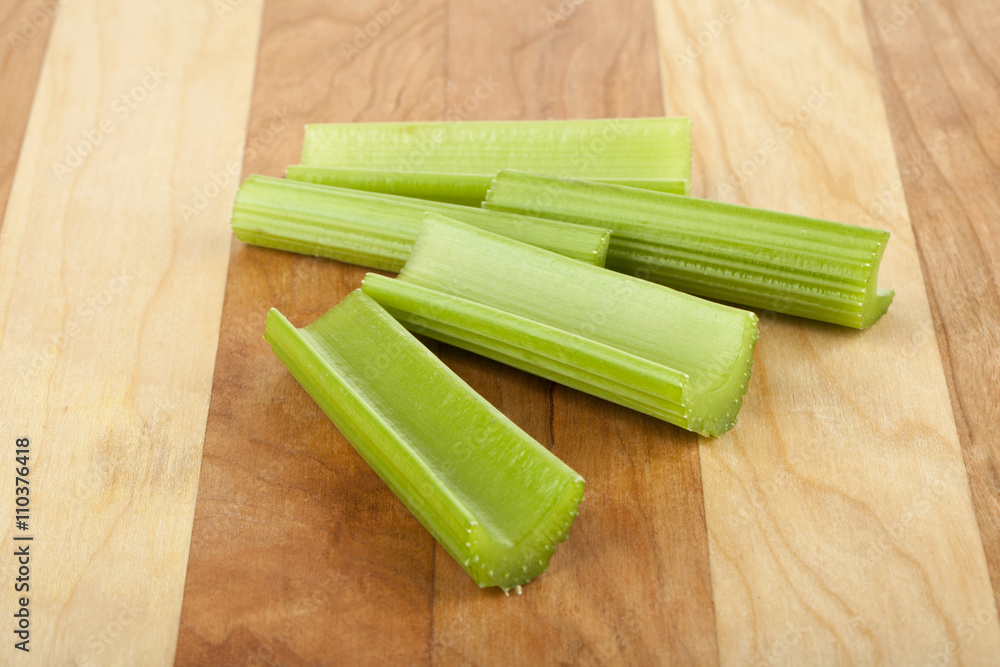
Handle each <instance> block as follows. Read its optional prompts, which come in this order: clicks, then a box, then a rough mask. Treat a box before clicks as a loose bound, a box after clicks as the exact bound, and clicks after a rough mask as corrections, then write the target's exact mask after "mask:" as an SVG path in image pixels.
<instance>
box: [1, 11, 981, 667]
mask: <svg viewBox="0 0 1000 667" xmlns="http://www.w3.org/2000/svg"><path fill="white" fill-rule="evenodd" d="M340 4H342V5H347V3H340ZM4 12H6V14H5V13H4ZM0 27H2V28H3V31H2V32H3V33H4V34H5V35H6V36H7V37H6V42H5V44H4V48H5V51H4V52H3V56H2V58H3V60H2V61H0V90H3V91H4V94H5V103H4V107H3V108H4V111H3V113H4V114H5V120H6V121H7V122H5V123H0V145H2V146H3V148H4V150H3V151H2V161H0V202H2V204H0V206H5V209H4V213H3V227H2V228H0V303H2V304H3V308H2V309H0V369H2V372H3V378H4V379H5V380H7V381H6V382H4V384H3V388H2V389H0V405H2V408H3V410H2V414H3V416H4V421H3V423H2V425H0V437H2V438H3V442H5V443H7V444H8V445H9V448H10V449H12V448H13V446H14V442H15V440H16V439H17V438H22V437H26V438H29V440H30V442H31V445H30V449H31V462H30V473H29V475H28V480H29V485H30V487H31V494H32V495H31V496H30V497H31V504H30V512H31V514H30V524H29V525H28V526H27V527H25V528H24V529H21V528H18V527H17V525H16V524H14V523H13V520H12V521H11V523H10V527H9V528H8V529H7V530H6V533H5V535H4V536H3V539H5V540H7V541H8V542H7V543H8V545H24V544H30V549H31V554H32V555H31V562H30V577H31V586H32V588H31V599H30V602H29V604H28V608H29V610H30V619H31V620H30V624H29V628H30V648H31V654H24V653H22V652H21V651H18V650H17V649H16V648H14V647H13V643H14V641H11V642H10V645H9V646H0V663H2V664H8V663H9V664H18V662H25V663H27V662H28V661H31V660H35V661H38V662H39V664H123V665H125V664H162V663H169V662H173V661H175V660H176V662H178V663H180V664H212V665H215V664H225V665H229V664H232V665H244V664H266V665H277V664H282V665H285V664H288V665H292V664H368V663H372V662H390V661H391V662H393V663H402V664H412V663H441V664H455V663H461V664H465V663H471V664H526V663H528V664H535V663H539V664H550V663H569V664H621V663H630V664H633V663H638V664H662V663H696V664H714V663H722V664H728V665H743V664H753V665H771V664H789V665H797V664H942V665H943V664H955V663H958V664H996V663H997V662H998V661H1000V658H998V657H997V656H1000V622H998V617H997V608H996V602H995V600H996V598H997V592H998V591H1000V506H998V493H1000V482H998V480H997V476H996V470H997V468H998V463H1000V457H998V449H1000V448H998V445H997V441H998V437H997V436H998V433H997V427H996V425H995V424H996V423H997V421H998V418H1000V413H998V410H997V407H996V400H995V399H996V387H997V386H1000V354H998V353H1000V340H998V334H997V333H996V332H997V331H1000V296H998V293H997V284H998V275H997V273H998V272H1000V261H998V259H1000V248H998V245H1000V244H998V241H997V235H996V233H995V229H996V222H995V221H996V219H997V216H998V214H1000V197H998V195H997V193H998V191H1000V188H998V185H1000V178H998V171H997V168H996V166H995V165H996V164H998V163H1000V162H998V161H1000V131H998V130H997V129H996V127H995V123H993V122H992V119H993V116H992V113H993V110H994V109H995V108H996V103H997V102H998V101H1000V86H998V85H997V84H996V81H997V76H998V74H1000V51H997V49H996V47H995V46H993V44H994V42H995V40H993V39H992V37H991V36H992V35H994V34H995V33H996V31H997V29H1000V12H998V11H997V9H996V8H995V7H992V6H990V5H989V4H988V3H986V2H977V1H975V0H964V1H963V2H962V3H960V4H959V5H958V6H952V5H949V6H947V7H945V6H943V5H940V4H938V3H937V2H936V0H926V1H925V2H921V3H897V4H892V3H890V2H889V1H888V0H884V1H879V0H864V1H863V2H859V0H835V1H834V2H833V3H814V2H813V3H782V2H779V1H778V0H732V1H729V0H712V1H711V2H707V3H697V6H692V3H682V2H673V1H671V0H654V1H653V2H650V1H647V0H628V1H623V0H618V1H615V0H565V1H563V2H556V1H555V0H553V2H551V3H541V4H535V3H529V2H522V1H520V0H518V1H515V0H508V1H507V2H486V1H485V0H468V1H466V2H450V1H449V0H362V1H359V2H354V3H350V6H336V5H333V4H332V3H324V2H320V1H319V0H307V1H301V2H291V1H290V0H269V1H267V2H263V1H261V0H213V2H211V3H209V2H200V1H196V0H185V1H183V2H179V3H171V4H170V5H169V6H167V5H164V6H162V7H161V6H156V5H153V4H152V3H150V4H149V5H142V4H134V3H133V4H129V3H126V2H124V0H120V1H107V2H97V1H96V0H74V2H72V3H63V4H59V5H58V7H57V6H56V5H55V4H54V3H40V4H35V3H32V2H15V3H12V4H11V5H10V8H9V9H3V10H0ZM7 100H9V102H8V101H7ZM887 111H888V114H887ZM662 114H667V115H687V116H690V117H691V118H692V120H693V125H694V154H693V166H694V173H695V181H694V184H693V187H694V194H695V195H697V196H705V197H710V198H714V199H721V200H726V201H734V202H740V203H747V204H751V205H756V206H762V207H768V208H774V209H779V210H787V211H792V212H796V213H804V214H809V215H815V216H820V217H826V218H831V219H836V220H842V221H845V222H851V223H856V224H868V225H874V226H879V227H884V228H887V229H890V230H891V231H892V233H893V238H892V241H891V242H890V245H889V248H888V251H887V253H886V258H885V261H884V264H883V270H882V281H881V284H882V285H883V286H888V287H892V288H895V289H896V292H897V297H896V302H895V303H894V305H893V306H892V308H891V310H890V312H889V314H888V315H887V316H886V317H885V318H883V320H882V321H880V322H879V323H878V324H877V325H876V326H875V327H874V328H872V329H870V330H868V331H865V332H856V331H845V330H841V329H839V328H837V327H833V326H828V325H822V324H816V323H810V322H806V321H801V320H795V319H792V318H786V317H779V316H775V315H773V314H768V313H761V340H760V343H759V345H758V347H757V350H756V354H755V366H754V375H753V379H752V382H751V386H750V391H749V393H748V396H747V401H746V404H745V407H744V408H743V411H742V412H741V415H740V420H739V424H738V425H737V427H736V428H735V429H734V430H733V431H731V432H730V433H729V434H727V435H726V436H724V437H722V438H718V439H714V440H706V439H701V438H698V437H696V436H694V435H692V434H689V433H687V432H685V431H682V430H680V429H677V428H674V427H672V426H669V425H666V424H664V423H662V422H658V421H657V420H655V419H652V418H648V417H645V416H643V415H639V414H637V413H634V412H632V411H629V410H627V409H624V408H620V407H618V406H614V405H611V404H609V403H606V402H604V401H600V400H598V399H595V398H592V397H590V396H587V395H584V394H580V393H578V392H575V391H572V390H569V389H566V388H564V387H561V386H558V385H553V384H552V383H549V382H546V381H543V380H540V379H538V378H535V377H532V376H529V375H526V374H524V373H520V372H518V371H515V370H512V369H509V368H506V367H504V366H502V365H499V364H496V363H493V362H490V361H487V360H484V359H481V358H478V357H476V356H475V355H472V354H469V353H465V352H462V351H459V350H456V349H454V348H450V347H448V346H443V345H437V344H432V345H434V347H433V349H434V350H435V351H436V352H437V353H438V354H440V356H441V357H442V358H443V359H444V360H445V362H446V363H447V364H448V365H449V366H451V367H452V368H453V369H454V370H455V371H456V372H457V373H459V375H461V376H462V377H463V378H464V379H466V380H467V381H468V382H469V383H470V384H471V385H472V386H473V387H474V388H475V389H476V390H477V391H479V392H480V393H482V394H483V395H484V396H485V397H486V398H487V399H488V400H490V401H491V402H492V403H493V404H494V405H496V406H497V407H498V408H500V409H501V410H502V411H503V412H504V413H505V414H507V415H508V416H510V417H511V419H513V420H514V421H515V422H516V423H518V424H519V425H520V426H521V427H522V428H524V429H525V430H526V431H528V432H529V433H530V434H531V435H532V436H534V437H535V438H537V439H538V440H539V441H540V442H542V443H543V444H544V445H546V446H547V447H549V448H551V449H552V450H553V451H554V452H555V453H556V454H557V455H558V456H560V457H561V458H563V459H564V460H565V461H566V462H567V463H569V464H570V465H571V466H572V467H574V468H575V469H576V470H577V471H579V472H580V473H581V474H582V475H583V476H584V477H585V478H586V480H587V495H586V500H585V503H584V505H583V506H582V510H581V513H580V516H579V517H578V519H577V522H576V523H575V525H574V528H573V531H572V533H571V536H570V539H569V540H568V541H567V542H566V543H564V544H563V545H562V546H561V547H560V549H559V551H558V552H557V554H556V556H555V558H554V559H553V561H552V566H551V568H550V570H549V571H548V572H547V573H546V574H544V575H543V576H541V577H540V578H539V579H537V580H536V581H535V582H533V583H531V584H530V585H529V586H527V587H526V588H525V592H524V595H521V596H511V597H505V596H504V595H503V594H502V593H498V592H495V591H482V590H479V589H478V588H476V587H475V585H474V584H473V583H472V582H471V580H469V578H468V577H467V575H465V573H464V572H463V571H462V570H461V569H460V568H459V567H458V566H457V565H456V564H455V563H454V562H452V560H451V559H450V557H449V556H448V555H447V554H446V553H445V552H444V551H443V550H442V549H440V547H437V546H436V545H435V543H434V541H433V540H432V539H431V538H430V537H429V535H428V534H427V533H426V531H424V530H423V529H422V528H421V527H420V526H419V524H418V523H417V522H416V520H415V519H413V517H412V516H410V515H409V513H408V512H407V511H406V510H405V508H403V506H402V505H401V504H400V503H399V502H398V501H397V500H396V499H395V498H394V497H393V496H392V494H391V493H390V492H389V491H388V490H387V489H386V488H385V487H384V485H383V484H382V483H381V482H380V481H379V480H378V478H377V477H376V476H375V475H374V473H372V472H371V470H370V469H368V468H367V466H366V465H365V464H364V463H363V462H362V461H361V459H360V457H358V456H357V455H356V454H355V453H354V451H353V450H352V449H351V447H350V445H349V444H348V443H347V442H346V441H345V440H344V439H343V437H342V436H341V435H340V434H339V432H338V431H337V430H336V429H335V428H334V427H333V426H332V425H331V424H330V423H329V421H328V420H327V419H326V418H325V416H324V415H323V414H322V413H321V412H320V410H319V409H318V408H317V407H316V406H315V404H314V403H313V402H312V401H311V400H310V399H309V397H308V396H307V395H306V394H305V392H304V391H303V390H302V389H301V388H300V387H299V386H298V385H297V384H296V383H295V381H294V380H293V379H292V378H291V376H290V375H289V374H288V373H287V371H286V370H285V369H284V368H283V367H282V366H281V364H280V363H279V362H278V361H277V360H276V359H275V358H274V356H273V355H272V354H271V352H270V350H269V349H268V347H267V345H266V344H265V343H264V341H263V339H262V332H263V322H264V315H265V313H266V312H267V310H268V309H269V308H270V307H277V308H279V309H280V310H281V311H282V312H283V313H285V314H286V315H287V316H288V317H289V319H291V320H292V322H293V323H295V324H297V325H300V326H301V325H304V324H306V323H308V322H309V321H311V320H312V319H314V318H316V317H317V316H319V315H320V314H322V313H323V312H325V311H326V310H327V309H329V308H330V307H331V306H333V305H334V304H336V303H337V301H338V300H339V299H340V298H342V297H343V296H344V295H346V294H347V293H348V292H350V291H351V290H353V289H355V288H356V287H357V286H358V285H359V284H360V279H361V277H362V276H363V275H364V273H365V270H364V269H361V268H359V267H353V266H347V265H343V264H340V263H337V262H332V261H324V260H318V259H312V258H305V257H299V256H294V255H290V254H286V253H281V252H277V251H271V250H266V249H261V248H254V247H250V246H246V245H244V244H241V243H239V242H236V241H232V240H231V235H230V233H229V229H228V210H229V205H230V203H231V201H232V198H233V196H234V193H235V190H236V186H237V185H238V180H239V176H240V175H242V176H245V175H247V174H250V173H263V174H270V175H276V176H280V175H282V173H283V169H284V167H285V166H286V165H288V164H293V163H295V162H297V161H298V158H299V151H300V146H301V140H302V126H303V125H304V124H305V123H307V122H321V121H330V122H350V121H387V120H436V119H443V118H447V119H464V120H481V119H529V118H596V117H628V116H653V115H662ZM904 194H905V197H904ZM908 205H909V206H908ZM227 265H228V274H227V268H226V267H227ZM227 276H228V277H227ZM9 465H10V466H11V467H14V466H15V461H14V455H13V452H12V453H11V454H10V459H9ZM14 493H15V491H14V489H13V488H10V487H8V491H6V492H3V493H0V507H2V508H3V511H5V512H7V514H6V516H9V517H14V507H15V496H14ZM15 537H30V538H32V539H31V540H18V541H15V540H14V538H15ZM2 553H3V554H4V555H3V557H2V558H0V576H2V577H3V578H4V581H6V582H10V588H12V586H13V582H14V581H15V578H16V577H17V576H18V571H17V568H18V567H19V564H18V562H17V561H16V559H15V557H14V556H13V553H14V547H13V546H11V547H10V548H5V549H4V550H3V551H2ZM991 581H992V585H991ZM8 591H9V592H8V594H6V595H5V596H4V597H3V598H2V602H0V608H2V609H3V613H4V614H8V615H7V616H6V618H8V619H9V618H12V616H11V615H12V614H14V613H15V611H16V610H17V609H18V608H19V606H20V605H19V602H18V600H17V599H16V597H15V594H14V592H13V591H10V590H9V589H8ZM8 638H10V637H8Z"/></svg>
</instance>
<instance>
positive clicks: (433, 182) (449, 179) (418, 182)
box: [285, 164, 688, 207]
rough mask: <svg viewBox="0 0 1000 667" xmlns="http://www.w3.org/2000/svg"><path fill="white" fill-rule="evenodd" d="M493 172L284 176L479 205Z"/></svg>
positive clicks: (654, 186)
mask: <svg viewBox="0 0 1000 667" xmlns="http://www.w3.org/2000/svg"><path fill="white" fill-rule="evenodd" d="M494 175H495V173H494V172H489V173H485V174H456V173H450V172H446V173H431V172H425V171H386V170H381V169H338V168H335V167H307V166H304V165H300V164H297V165H292V166H290V167H288V170H287V171H286V172H285V178H288V179H290V180H293V181H305V182H307V183H316V184H318V185H333V186H336V187H341V188H352V189H355V190H367V191H369V192H384V193H386V194H392V195H400V196H402V197H415V198H418V199H429V200H431V201H442V202H447V203H449V204H461V205H462V206H476V207H478V206H479V205H480V204H481V203H482V201H483V200H484V199H485V198H486V192H487V190H489V189H490V183H492V181H493V176H494ZM600 180H601V181H602V182H604V183H615V184H618V185H628V186H631V187H635V188H645V189H647V190H658V191H660V192H672V193H674V194H678V195H686V194H687V193H688V182H687V181H685V180H677V179H666V178H663V179H655V178H631V179H613V178H602V179H600Z"/></svg>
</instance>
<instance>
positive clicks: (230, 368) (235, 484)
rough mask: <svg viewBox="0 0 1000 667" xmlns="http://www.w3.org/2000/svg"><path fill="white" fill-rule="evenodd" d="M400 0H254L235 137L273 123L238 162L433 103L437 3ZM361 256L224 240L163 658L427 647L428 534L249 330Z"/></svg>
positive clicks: (422, 650)
mask: <svg viewBox="0 0 1000 667" xmlns="http://www.w3.org/2000/svg"><path fill="white" fill-rule="evenodd" d="M401 5H402V11H401V12H398V13H395V14H391V13H390V14H389V17H388V19H387V18H386V17H385V15H384V14H380V12H385V11H387V6H388V4H387V3H386V2H385V1H384V0H370V1H366V2H357V3H350V4H349V5H348V3H336V4H333V3H328V2H322V1H319V0H317V1H315V2H305V3H303V2H291V1H284V0H272V1H271V2H268V3H267V7H266V10H265V13H264V21H263V27H262V32H261V43H260V53H259V56H258V59H257V75H256V82H255V85H254V93H253V107H252V110H251V120H250V128H249V137H250V139H249V140H248V143H253V137H254V136H256V135H258V134H260V133H261V132H264V131H265V128H266V127H267V126H268V125H269V123H270V119H271V118H272V116H273V111H272V110H273V109H274V108H275V107H277V108H278V109H279V110H280V111H281V112H282V113H283V114H284V117H285V127H284V129H283V130H281V131H279V132H274V133H273V137H272V139H271V141H269V142H267V143H266V145H264V146H262V147H261V150H258V151H255V152H253V153H251V152H249V151H248V153H247V155H246V159H245V160H244V164H243V171H244V175H246V174H249V173H263V174H271V175H276V176H280V175H282V174H283V173H284V168H285V167H286V166H287V165H289V164H295V163H297V162H298V158H299V154H300V150H301V145H302V135H303V130H302V128H303V125H304V124H305V123H307V122H316V121H321V120H326V121H331V122H332V121H343V122H348V121H362V120H368V121H374V120H399V119H436V118H440V117H441V115H442V114H443V111H444V50H443V43H444V37H445V23H444V17H445V12H444V7H445V5H444V2H443V1H442V2H436V1H432V2H414V3H401ZM394 6H395V5H394ZM379 16H382V19H383V21H384V28H379V30H378V31H377V34H376V36H375V37H374V38H371V37H369V38H367V39H364V38H363V37H364V34H363V33H362V38H358V40H357V41H355V38H356V37H357V34H358V33H357V32H356V31H357V30H364V28H365V27H366V25H368V24H369V23H370V22H371V21H373V20H376V21H377V20H378V17H379ZM376 25H378V24H376ZM371 31H372V32H376V30H375V29H374V28H372V29H371ZM352 49H354V50H352ZM364 273H365V270H364V269H362V268H361V267H355V266H348V265H345V264H341V263H339V262H333V261H325V260H318V259H313V258H306V257H301V256H297V255H292V254H289V253H282V252H278V251H272V250H267V249H262V248H255V247H251V246H247V245H244V244H242V243H240V242H238V241H234V242H233V247H232V254H231V258H230V266H229V280H228V284H227V287H226V299H225V304H224V306H223V312H222V328H221V335H220V339H219V350H218V356H217V362H216V369H215V382H214V387H213V394H212V404H211V408H210V410H209V418H208V427H207V431H206V434H205V459H204V463H203V465H202V474H201V482H200V485H199V491H198V504H197V509H196V514H195V523H194V530H193V534H192V547H191V557H190V562H189V568H188V576H187V585H186V589H185V594H184V608H183V612H182V616H181V631H180V635H179V638H178V647H177V663H178V664H182V665H187V664H191V665H202V664H212V665H245V664H251V665H253V664H261V665H264V664H266V665H272V664H282V665H295V664H365V663H370V662H373V661H375V660H377V659H381V660H382V661H385V662H392V663H396V664H414V663H425V662H427V661H428V660H429V657H430V633H431V595H432V589H433V576H434V540H433V538H431V537H430V535H429V534H428V533H427V531H426V530H424V529H423V527H421V526H420V524H418V523H417V521H416V520H415V519H414V518H413V517H412V516H411V515H410V514H409V512H408V511H407V510H406V508H405V507H404V506H403V505H402V504H401V503H400V502H399V501H398V500H397V499H396V498H395V497H394V496H393V495H392V493H391V492H390V491H389V490H388V488H387V487H386V486H385V485H384V484H383V483H382V481H381V480H379V478H378V477H377V476H376V475H375V474H374V472H372V470H371V469H370V468H369V467H368V466H367V465H366V464H365V463H364V461H363V460H362V459H361V458H360V457H359V456H358V455H357V454H356V453H355V452H354V450H353V449H352V448H351V446H350V444H348V443H347V441H346V440H344V438H343V437H342V436H341V435H340V433H339V432H338V431H337V429H336V428H335V427H334V426H333V425H332V424H331V423H330V421H329V419H327V418H326V416H325V415H324V414H323V413H322V412H321V411H320V409H319V408H318V407H317V406H316V404H315V403H314V402H313V401H312V399H311V398H310V397H309V396H308V394H306V393H305V391H304V390H302V388H301V387H300V386H299V385H298V384H297V383H296V382H295V380H294V379H293V378H292V377H291V375H290V374H289V373H288V371H287V370H286V369H285V368H284V366H282V364H281V362H279V361H278V360H277V358H276V357H275V356H274V355H273V353H272V352H271V350H270V348H269V347H268V346H267V344H266V343H265V342H264V339H263V332H264V317H265V315H266V314H267V311H268V309H269V308H271V307H272V306H273V307H276V308H278V309H279V310H280V311H281V312H282V313H284V314H285V315H286V316H287V317H288V318H289V319H290V320H291V321H292V322H293V323H294V324H296V325H298V326H303V325H305V324H307V323H308V322H311V321H312V320H314V319H315V318H317V317H318V316H319V315H321V314H323V313H324V312H326V311H327V310H328V309H329V308H331V307H332V306H334V305H335V304H336V303H337V302H338V301H340V299H342V298H343V297H344V296H346V295H347V294H348V293H349V292H350V291H352V290H353V289H356V288H357V287H359V286H360V284H361V278H362V276H363V275H364Z"/></svg>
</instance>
